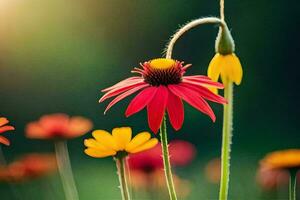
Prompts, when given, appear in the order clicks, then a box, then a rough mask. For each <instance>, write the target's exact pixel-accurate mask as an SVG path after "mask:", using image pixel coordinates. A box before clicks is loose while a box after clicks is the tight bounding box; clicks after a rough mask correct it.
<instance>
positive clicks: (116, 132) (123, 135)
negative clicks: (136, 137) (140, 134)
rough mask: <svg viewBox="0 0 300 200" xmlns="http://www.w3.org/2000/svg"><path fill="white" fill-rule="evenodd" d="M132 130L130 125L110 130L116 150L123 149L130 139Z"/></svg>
mask: <svg viewBox="0 0 300 200" xmlns="http://www.w3.org/2000/svg"><path fill="white" fill-rule="evenodd" d="M131 135H132V131H131V128H130V127H120V128H114V129H113V130H112V136H113V137H114V139H115V141H116V143H117V145H118V150H124V149H125V147H126V145H127V144H128V143H129V142H130V140H131Z"/></svg>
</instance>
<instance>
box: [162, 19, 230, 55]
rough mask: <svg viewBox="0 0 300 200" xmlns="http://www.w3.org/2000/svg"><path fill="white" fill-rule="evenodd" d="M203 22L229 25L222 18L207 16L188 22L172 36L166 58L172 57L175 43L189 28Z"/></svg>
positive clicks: (223, 26)
mask: <svg viewBox="0 0 300 200" xmlns="http://www.w3.org/2000/svg"><path fill="white" fill-rule="evenodd" d="M201 24H219V25H220V26H221V28H225V27H227V25H226V24H225V22H223V21H222V20H220V19H219V18H217V17H205V18H200V19H195V20H193V21H191V22H189V23H187V24H186V25H184V26H182V27H181V28H180V29H179V30H178V31H176V33H175V34H174V35H173V36H172V37H171V40H170V42H169V43H168V45H167V49H166V58H171V57H172V51H173V48H174V45H175V43H176V41H177V40H178V39H179V38H180V37H181V36H182V35H183V34H184V33H185V32H187V31H188V30H190V29H192V28H194V27H196V26H199V25H201Z"/></svg>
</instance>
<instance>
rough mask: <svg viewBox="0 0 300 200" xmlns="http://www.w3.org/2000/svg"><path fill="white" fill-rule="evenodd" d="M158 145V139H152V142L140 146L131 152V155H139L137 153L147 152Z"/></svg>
mask: <svg viewBox="0 0 300 200" xmlns="http://www.w3.org/2000/svg"><path fill="white" fill-rule="evenodd" d="M157 143H158V139H156V138H152V139H151V140H149V141H147V142H145V143H144V144H142V145H140V146H138V147H137V148H134V149H132V150H131V151H129V152H130V153H137V152H141V151H145V150H147V149H151V148H153V147H154V146H155V145H157Z"/></svg>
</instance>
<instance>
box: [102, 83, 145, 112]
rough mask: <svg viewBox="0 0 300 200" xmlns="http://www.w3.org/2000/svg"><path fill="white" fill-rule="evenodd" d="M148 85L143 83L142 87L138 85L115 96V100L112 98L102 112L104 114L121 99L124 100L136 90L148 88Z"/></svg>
mask: <svg viewBox="0 0 300 200" xmlns="http://www.w3.org/2000/svg"><path fill="white" fill-rule="evenodd" d="M148 86H149V85H148V84H146V83H143V85H139V86H136V87H134V88H132V89H130V90H128V91H126V92H124V93H122V94H120V95H119V96H117V97H116V98H114V99H113V100H112V101H111V102H110V103H109V104H108V106H107V107H106V109H105V111H104V114H105V113H106V112H107V111H108V110H109V109H110V108H111V107H112V106H113V105H115V104H116V103H118V102H119V101H121V100H122V99H124V98H126V97H127V96H129V95H131V94H133V93H135V92H137V91H138V90H140V89H142V88H144V87H148Z"/></svg>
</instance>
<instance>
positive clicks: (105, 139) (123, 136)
mask: <svg viewBox="0 0 300 200" xmlns="http://www.w3.org/2000/svg"><path fill="white" fill-rule="evenodd" d="M92 135H93V137H94V138H95V139H93V138H91V139H86V140H84V145H85V146H86V147H87V149H85V150H84V152H85V153H86V154H87V155H89V156H91V157H95V158H104V157H107V156H117V154H118V153H120V154H122V155H127V154H128V153H137V152H141V151H144V150H147V149H151V148H152V147H154V146H155V145H156V144H157V143H158V140H157V139H156V138H152V139H151V134H150V133H148V132H141V133H139V134H137V135H136V136H135V137H134V138H132V131H131V128H130V127H120V128H114V129H113V130H112V134H110V133H109V132H107V131H105V130H95V131H94V132H93V133H92Z"/></svg>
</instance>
